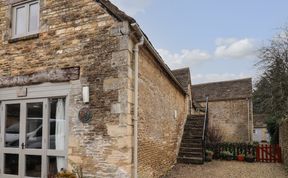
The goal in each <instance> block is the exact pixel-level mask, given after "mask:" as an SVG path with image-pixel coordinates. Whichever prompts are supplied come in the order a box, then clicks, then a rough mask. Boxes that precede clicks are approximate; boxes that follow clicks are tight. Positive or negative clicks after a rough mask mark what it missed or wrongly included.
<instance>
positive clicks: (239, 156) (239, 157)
mask: <svg viewBox="0 0 288 178" xmlns="http://www.w3.org/2000/svg"><path fill="white" fill-rule="evenodd" d="M237 160H238V161H244V160H245V155H244V154H243V153H239V154H238V155H237Z"/></svg>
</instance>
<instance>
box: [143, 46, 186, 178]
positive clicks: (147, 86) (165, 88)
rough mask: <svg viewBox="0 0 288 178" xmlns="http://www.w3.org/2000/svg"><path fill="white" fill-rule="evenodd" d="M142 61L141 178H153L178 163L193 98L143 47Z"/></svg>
mask: <svg viewBox="0 0 288 178" xmlns="http://www.w3.org/2000/svg"><path fill="white" fill-rule="evenodd" d="M139 60H140V61H139V66H140V67H139V68H140V70H139V73H140V74H139V75H140V79H139V135H138V136H139V149H138V152H139V153H138V157H139V167H138V168H139V177H141V178H142V177H143V178H146V177H149V178H150V177H151V178H152V177H159V176H161V175H163V174H165V173H167V171H168V170H170V169H171V167H172V166H173V165H174V164H175V163H176V158H177V153H178V149H179V145H180V142H181V138H182V131H183V126H184V122H185V119H186V117H187V114H188V101H189V97H186V96H185V95H184V94H183V93H181V92H180V91H179V89H177V88H176V87H175V86H174V84H173V83H172V82H171V80H169V79H168V77H167V75H166V74H165V72H164V71H163V70H162V69H160V67H159V65H158V64H157V63H156V59H155V58H154V57H153V56H152V55H151V53H149V52H148V51H146V49H144V48H141V52H140V59H139ZM175 111H176V112H177V114H176V115H177V116H176V118H175V117H174V116H175Z"/></svg>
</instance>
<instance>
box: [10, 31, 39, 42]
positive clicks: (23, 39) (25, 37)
mask: <svg viewBox="0 0 288 178" xmlns="http://www.w3.org/2000/svg"><path fill="white" fill-rule="evenodd" d="M34 38H39V33H36V34H32V35H27V36H22V37H16V38H11V39H9V40H8V42H9V43H15V42H17V41H25V40H30V39H34Z"/></svg>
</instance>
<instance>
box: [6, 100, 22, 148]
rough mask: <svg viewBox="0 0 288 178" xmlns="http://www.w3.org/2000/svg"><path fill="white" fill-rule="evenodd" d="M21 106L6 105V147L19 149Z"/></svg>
mask: <svg viewBox="0 0 288 178" xmlns="http://www.w3.org/2000/svg"><path fill="white" fill-rule="evenodd" d="M19 126H20V104H7V105H6V120H5V138H4V139H5V147H9V148H19V131H20V130H19V128H20V127H19Z"/></svg>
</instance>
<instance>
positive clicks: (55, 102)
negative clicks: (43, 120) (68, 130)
mask: <svg viewBox="0 0 288 178" xmlns="http://www.w3.org/2000/svg"><path fill="white" fill-rule="evenodd" d="M48 130H49V145H48V148H49V149H53V150H64V148H65V145H64V144H65V99H51V100H50V118H49V127H48Z"/></svg>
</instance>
